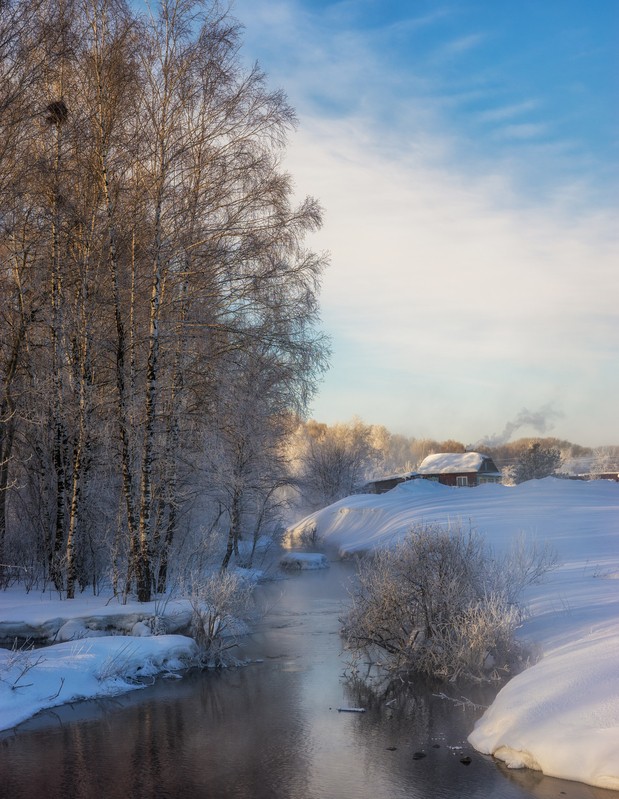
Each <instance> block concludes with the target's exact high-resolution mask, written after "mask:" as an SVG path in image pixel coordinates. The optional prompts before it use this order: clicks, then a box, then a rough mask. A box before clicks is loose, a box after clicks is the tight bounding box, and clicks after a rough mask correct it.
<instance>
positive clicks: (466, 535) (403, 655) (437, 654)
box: [342, 525, 556, 680]
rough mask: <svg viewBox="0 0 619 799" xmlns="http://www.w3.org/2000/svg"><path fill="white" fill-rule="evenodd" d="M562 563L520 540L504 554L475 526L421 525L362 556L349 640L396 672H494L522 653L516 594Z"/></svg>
mask: <svg viewBox="0 0 619 799" xmlns="http://www.w3.org/2000/svg"><path fill="white" fill-rule="evenodd" d="M555 562H556V559H555V558H554V557H553V556H552V553H550V551H549V550H546V549H539V548H532V549H529V550H527V549H526V547H525V545H524V544H523V543H521V544H520V545H519V547H518V548H516V549H515V550H514V551H513V552H512V553H511V554H508V555H506V556H505V557H504V558H502V559H501V560H500V561H497V560H495V559H494V558H493V557H492V556H491V553H490V551H489V549H488V547H487V546H486V545H485V543H484V540H483V538H482V537H481V536H480V535H479V534H478V533H476V532H475V531H473V530H469V531H467V532H465V531H463V530H462V529H461V528H457V529H455V530H454V529H451V530H450V529H444V528H442V527H440V526H437V525H425V526H421V527H417V528H415V529H413V530H412V531H411V532H410V534H409V535H408V536H407V537H406V539H405V540H403V541H402V542H401V543H400V544H398V545H397V546H396V547H395V548H393V549H390V550H382V551H379V552H378V553H375V554H374V555H372V556H371V557H367V558H366V559H364V560H363V561H362V562H361V565H360V569H359V582H358V586H357V588H356V589H355V591H354V594H353V597H352V607H351V609H350V611H349V612H348V614H347V615H346V617H345V618H344V619H343V620H342V623H343V629H342V632H343V635H344V637H345V640H346V645H347V648H348V649H349V651H350V652H351V653H352V654H353V656H354V657H356V658H357V659H358V658H361V657H363V658H365V659H366V660H367V661H369V662H371V663H374V664H378V665H379V666H380V667H382V669H383V670H384V671H385V672H387V673H390V674H395V673H404V672H416V673H419V674H423V675H426V676H429V677H437V678H440V679H447V680H455V679H458V678H462V679H468V680H485V679H491V678H497V677H498V676H500V674H502V673H506V672H509V671H511V670H513V669H514V667H515V666H516V665H517V664H518V663H519V662H520V661H521V660H522V658H523V656H524V653H523V651H522V648H521V646H520V645H519V644H518V643H517V642H516V640H515V631H516V629H517V627H518V625H519V624H520V621H521V615H522V614H521V609H520V607H519V606H518V604H517V603H516V601H515V600H516V593H517V592H519V591H521V590H522V588H523V587H524V586H525V585H527V584H529V583H530V582H533V581H535V580H537V579H540V578H541V576H542V575H543V574H544V573H545V572H546V571H547V570H548V569H549V568H551V567H552V565H554V563H555ZM506 573H507V574H506Z"/></svg>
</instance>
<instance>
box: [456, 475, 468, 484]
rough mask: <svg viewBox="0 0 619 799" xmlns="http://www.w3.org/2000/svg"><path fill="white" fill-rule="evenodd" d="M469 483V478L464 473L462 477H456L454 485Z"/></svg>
mask: <svg viewBox="0 0 619 799" xmlns="http://www.w3.org/2000/svg"><path fill="white" fill-rule="evenodd" d="M468 484H469V478H468V477H467V476H466V475H464V476H463V477H456V485H457V486H458V487H460V486H467V485H468Z"/></svg>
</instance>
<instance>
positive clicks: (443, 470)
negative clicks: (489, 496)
mask: <svg viewBox="0 0 619 799" xmlns="http://www.w3.org/2000/svg"><path fill="white" fill-rule="evenodd" d="M417 472H418V474H419V476H420V477H423V478H424V479H425V480H434V481H435V482H437V483H442V484H443V485H447V486H458V487H460V486H462V487H464V486H478V485H483V484H484V483H500V482H501V472H500V471H499V470H498V469H497V467H496V466H495V464H494V461H493V460H492V458H491V457H490V456H489V455H483V454H482V453H481V452H439V453H437V454H435V455H428V457H427V458H425V459H424V460H423V461H422V463H421V466H420V467H419V468H418V469H417Z"/></svg>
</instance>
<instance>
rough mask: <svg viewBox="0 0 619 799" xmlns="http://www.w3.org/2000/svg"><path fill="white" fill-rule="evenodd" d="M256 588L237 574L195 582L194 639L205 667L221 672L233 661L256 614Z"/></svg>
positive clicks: (216, 575) (192, 625)
mask: <svg viewBox="0 0 619 799" xmlns="http://www.w3.org/2000/svg"><path fill="white" fill-rule="evenodd" d="M252 594H253V586H252V585H251V584H250V583H249V582H247V580H245V579H243V578H242V577H240V576H239V575H238V574H235V573H234V572H222V573H219V574H213V575H211V576H210V577H207V578H205V579H203V580H200V581H196V582H194V587H193V589H192V592H191V607H192V611H193V615H192V621H191V628H192V635H193V637H194V639H195V641H196V643H197V644H198V646H199V647H200V649H201V652H202V656H201V660H202V663H203V665H205V666H209V667H214V668H219V667H221V666H225V665H228V664H229V662H230V661H231V658H230V650H231V649H234V648H235V647H236V646H238V639H239V636H241V635H243V634H244V633H245V632H246V631H247V621H248V619H249V617H250V616H251V614H252V607H253V602H252Z"/></svg>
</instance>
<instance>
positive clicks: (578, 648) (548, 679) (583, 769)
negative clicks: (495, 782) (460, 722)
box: [469, 624, 619, 790]
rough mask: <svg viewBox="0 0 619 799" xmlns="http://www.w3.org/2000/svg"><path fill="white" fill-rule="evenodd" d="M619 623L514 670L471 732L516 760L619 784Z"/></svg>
mask: <svg viewBox="0 0 619 799" xmlns="http://www.w3.org/2000/svg"><path fill="white" fill-rule="evenodd" d="M618 644H619V624H616V625H614V629H613V628H611V629H605V630H599V631H597V632H595V633H592V634H591V635H588V636H586V637H585V638H583V639H582V640H580V641H578V642H576V643H571V644H568V645H567V646H565V647H561V648H559V649H558V650H556V651H554V652H553V653H551V654H549V655H546V656H545V657H544V658H543V660H541V661H540V662H539V663H537V664H536V665H535V666H533V667H531V668H530V669H528V670H527V671H525V672H523V673H522V674H519V675H518V676H516V677H514V679H512V680H511V681H510V682H509V683H508V684H507V685H506V686H505V687H504V688H503V690H502V691H501V692H500V693H499V695H498V697H497V699H496V701H495V702H494V704H493V705H492V707H491V708H490V709H489V710H488V711H487V712H486V713H485V714H484V716H483V718H482V719H481V720H480V721H479V722H478V724H477V725H476V727H475V729H474V730H473V732H472V733H471V735H470V736H469V742H470V743H471V744H472V745H473V746H474V747H475V748H476V749H478V750H479V751H480V752H484V753H486V754H493V755H494V756H495V757H496V758H498V759H499V760H502V761H504V762H505V763H506V764H507V765H508V766H509V767H511V768H520V767H522V766H526V767H528V768H532V769H537V770H538V771H542V772H543V773H544V774H547V775H549V776H551V777H562V778H563V779H568V780H578V781H580V782H587V783H589V784H590V785H595V786H597V787H600V788H614V789H615V790H618V789H619V669H618V668H617V654H618V652H619V649H618Z"/></svg>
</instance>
